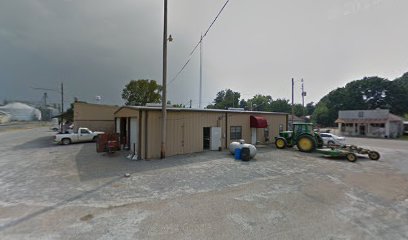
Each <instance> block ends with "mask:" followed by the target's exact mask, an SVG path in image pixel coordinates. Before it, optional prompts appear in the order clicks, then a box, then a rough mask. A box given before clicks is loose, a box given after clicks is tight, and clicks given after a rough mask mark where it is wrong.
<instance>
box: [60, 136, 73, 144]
mask: <svg viewBox="0 0 408 240" xmlns="http://www.w3.org/2000/svg"><path fill="white" fill-rule="evenodd" d="M61 143H62V144H63V145H69V144H71V139H69V138H64V139H62V140H61Z"/></svg>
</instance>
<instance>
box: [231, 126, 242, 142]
mask: <svg viewBox="0 0 408 240" xmlns="http://www.w3.org/2000/svg"><path fill="white" fill-rule="evenodd" d="M230 130H231V131H230V139H231V140H236V139H241V138H242V127H241V126H231V129H230Z"/></svg>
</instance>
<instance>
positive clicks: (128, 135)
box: [126, 117, 132, 150]
mask: <svg viewBox="0 0 408 240" xmlns="http://www.w3.org/2000/svg"><path fill="white" fill-rule="evenodd" d="M127 125H128V129H127V131H126V134H127V136H126V138H127V141H126V142H127V145H128V148H129V149H130V150H132V146H131V145H130V144H131V142H130V117H128V118H127Z"/></svg>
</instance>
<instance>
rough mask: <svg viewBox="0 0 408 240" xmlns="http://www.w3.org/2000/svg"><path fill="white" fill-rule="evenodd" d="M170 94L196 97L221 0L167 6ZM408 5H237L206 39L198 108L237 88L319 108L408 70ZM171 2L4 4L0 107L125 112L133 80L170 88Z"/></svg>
mask: <svg viewBox="0 0 408 240" xmlns="http://www.w3.org/2000/svg"><path fill="white" fill-rule="evenodd" d="M168 1H169V5H168V33H169V34H171V35H172V36H173V38H174V41H173V42H171V43H169V44H168V75H167V78H168V81H169V82H171V83H169V85H168V99H169V100H170V101H171V102H172V103H179V104H185V105H188V104H189V101H190V100H192V103H193V107H197V106H198V101H199V97H198V96H199V79H200V74H199V66H200V62H199V59H200V57H199V51H197V52H196V53H195V54H194V55H193V57H192V59H191V61H190V63H189V64H188V65H187V67H186V68H185V69H184V71H183V72H182V73H181V74H180V75H179V76H178V77H177V78H176V79H175V80H174V81H172V79H173V78H174V76H175V75H176V73H177V72H178V71H179V70H180V69H181V67H182V66H183V64H184V63H185V62H186V60H187V59H188V56H189V54H190V52H191V51H192V49H193V48H194V46H195V45H196V44H197V42H198V41H199V40H200V35H201V34H202V33H203V32H205V31H206V29H207V28H208V27H209V25H210V24H211V22H212V21H213V19H214V18H215V16H216V15H217V13H218V12H219V10H220V9H221V7H222V6H223V5H224V3H225V0H206V1H202V0H168ZM406 9H408V1H406V0H313V1H304V0H285V1H277V0H257V1H248V0H230V1H229V3H228V5H227V6H226V8H225V9H224V11H223V12H222V14H221V16H220V17H219V19H218V20H217V21H216V23H215V24H214V26H213V27H212V28H211V30H210V32H209V33H208V35H207V36H206V38H205V39H204V41H203V51H202V66H203V89H202V94H203V98H202V103H203V105H204V106H206V105H208V104H210V103H211V102H212V101H213V99H214V98H215V95H216V93H217V92H218V91H220V90H223V89H227V88H230V89H232V90H234V91H238V92H240V93H241V97H242V98H244V99H248V98H251V97H252V96H254V95H255V94H263V95H271V96H272V98H273V99H277V98H287V99H290V98H291V78H294V79H295V102H298V103H299V102H301V90H300V86H301V85H300V84H301V83H300V80H301V79H302V78H303V79H304V82H305V86H304V87H305V90H306V92H307V96H306V98H305V102H306V103H307V102H312V101H313V102H318V101H319V100H320V99H321V98H322V97H323V96H324V95H326V94H327V93H328V92H330V91H331V90H334V89H336V88H338V87H342V86H344V85H345V84H346V83H347V82H350V81H352V80H357V79H361V78H363V77H365V76H380V77H384V78H387V79H390V80H392V79H395V78H397V77H399V76H401V75H402V74H403V73H405V72H408V54H407V53H408V44H407V43H408V31H407V26H408V25H407V23H408V16H407V15H406ZM162 38H163V0H115V1H112V0H18V1H17V0H2V1H0V101H2V100H4V99H8V100H31V101H39V100H41V98H42V95H43V93H44V91H42V90H36V89H33V88H50V89H56V90H55V91H47V93H48V96H49V99H48V101H49V102H58V101H59V99H60V96H59V93H58V91H57V89H58V88H59V87H60V84H61V82H63V83H64V93H65V96H64V101H65V104H66V105H68V104H69V103H70V102H73V100H74V97H77V98H78V99H79V100H82V101H87V102H91V103H92V102H93V103H94V102H96V96H101V103H103V104H114V105H123V104H124V100H122V99H121V92H122V89H123V88H124V86H125V85H126V84H127V83H128V82H129V81H130V80H132V79H134V80H137V79H154V80H157V81H158V82H159V83H161V82H162Z"/></svg>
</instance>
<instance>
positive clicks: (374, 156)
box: [368, 151, 380, 160]
mask: <svg viewBox="0 0 408 240" xmlns="http://www.w3.org/2000/svg"><path fill="white" fill-rule="evenodd" d="M368 157H369V158H370V159H371V160H378V159H380V154H379V153H378V152H376V151H370V152H369V153H368Z"/></svg>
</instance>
